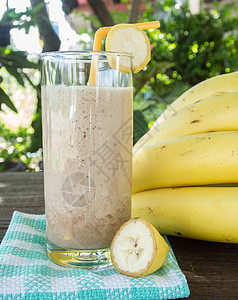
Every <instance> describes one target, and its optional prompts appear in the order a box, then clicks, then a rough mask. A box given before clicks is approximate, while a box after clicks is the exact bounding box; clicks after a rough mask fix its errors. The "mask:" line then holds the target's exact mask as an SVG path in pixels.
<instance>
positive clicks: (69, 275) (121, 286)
mask: <svg viewBox="0 0 238 300" xmlns="http://www.w3.org/2000/svg"><path fill="white" fill-rule="evenodd" d="M45 244H46V233H45V216H44V215H30V214H24V213H20V212H14V214H13V217H12V220H11V223H10V226H9V229H8V231H7V233H6V235H5V237H4V239H3V241H2V244H1V246H0V299H1V300H3V299H11V300H13V299H57V300H58V299H72V300H74V299H83V300H87V299H90V300H94V299H100V300H103V299H108V300H111V299H136V300H140V299H147V300H148V299H150V300H151V299H177V298H185V297H188V296H189V288H188V285H187V281H186V278H185V276H184V275H183V273H182V272H181V270H180V268H179V266H178V264H177V261H176V258H175V256H174V253H173V251H172V249H171V247H170V251H169V254H168V256H167V258H166V261H165V263H164V265H163V267H162V268H161V269H160V270H158V271H157V272H155V273H154V274H151V275H148V276H144V277H141V278H132V277H128V276H124V275H121V274H119V273H118V272H117V271H116V270H115V269H114V267H113V266H110V267H108V268H106V269H103V270H102V269H101V270H100V269H98V270H86V269H79V268H70V267H61V266H59V265H56V264H54V263H53V262H51V260H50V259H49V258H48V257H47V254H46V246H45Z"/></svg>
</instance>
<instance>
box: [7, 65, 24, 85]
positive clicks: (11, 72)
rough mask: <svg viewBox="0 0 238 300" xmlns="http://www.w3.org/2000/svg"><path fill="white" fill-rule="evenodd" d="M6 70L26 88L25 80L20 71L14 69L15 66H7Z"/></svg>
mask: <svg viewBox="0 0 238 300" xmlns="http://www.w3.org/2000/svg"><path fill="white" fill-rule="evenodd" d="M5 68H6V69H7V71H8V73H9V74H11V75H12V76H13V77H15V78H16V80H17V82H18V83H19V84H20V85H22V86H25V83H24V80H23V78H22V76H21V74H20V73H19V72H18V70H17V69H16V68H15V67H13V66H5Z"/></svg>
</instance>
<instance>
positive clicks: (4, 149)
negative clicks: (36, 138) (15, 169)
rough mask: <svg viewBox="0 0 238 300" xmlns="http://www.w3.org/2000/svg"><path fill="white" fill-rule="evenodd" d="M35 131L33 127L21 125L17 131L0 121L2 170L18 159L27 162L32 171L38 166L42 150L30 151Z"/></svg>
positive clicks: (0, 168)
mask: <svg viewBox="0 0 238 300" xmlns="http://www.w3.org/2000/svg"><path fill="white" fill-rule="evenodd" d="M33 131H34V130H33V128H32V127H31V126H29V127H28V128H24V127H19V128H18V130H17V132H15V131H13V130H11V129H9V128H7V127H6V126H5V125H4V124H3V122H2V121H0V132H1V135H0V153H1V155H0V171H4V170H5V169H6V168H8V164H10V163H11V164H12V163H17V162H18V161H22V162H23V163H25V164H26V165H27V167H28V170H30V171H33V170H36V169H37V168H38V163H39V161H40V159H41V150H38V151H36V153H30V152H29V151H28V148H29V146H30V145H31V136H32V133H33Z"/></svg>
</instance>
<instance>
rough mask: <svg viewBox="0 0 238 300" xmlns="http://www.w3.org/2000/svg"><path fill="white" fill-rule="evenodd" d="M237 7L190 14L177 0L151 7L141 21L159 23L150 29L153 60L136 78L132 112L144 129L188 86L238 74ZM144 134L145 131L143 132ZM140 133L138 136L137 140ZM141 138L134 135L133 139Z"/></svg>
mask: <svg viewBox="0 0 238 300" xmlns="http://www.w3.org/2000/svg"><path fill="white" fill-rule="evenodd" d="M236 2H237V5H236V6H234V5H225V6H224V7H223V8H220V9H219V8H218V5H217V4H214V6H213V8H212V9H211V10H210V11H206V10H204V9H203V8H201V12H200V13H199V14H197V15H191V14H190V11H189V9H188V7H187V6H186V4H184V5H182V4H181V3H180V2H179V1H176V0H161V1H157V2H156V8H155V10H154V8H153V6H152V4H151V3H148V4H147V9H146V11H145V13H144V15H143V18H142V19H143V21H153V20H159V21H160V23H161V26H160V28H159V29H156V30H149V33H148V34H149V37H150V41H151V45H152V49H153V50H152V59H151V62H150V63H149V64H148V66H147V67H146V70H145V71H141V72H140V73H139V74H136V75H135V79H136V80H135V105H134V107H135V109H137V110H140V111H142V112H143V117H144V118H145V120H146V121H147V123H148V128H147V131H148V129H149V128H150V126H151V125H152V124H153V122H154V121H155V120H156V119H157V118H158V116H159V115H160V114H161V113H162V111H163V110H164V109H165V108H166V107H167V106H168V105H169V104H170V103H171V102H173V101H174V100H175V99H176V98H177V97H178V96H179V95H180V94H182V93H183V92H184V91H185V90H187V89H188V88H189V87H191V86H193V85H195V84H197V83H199V82H201V81H203V80H205V79H208V78H210V77H213V76H216V75H219V74H222V73H228V72H233V71H236V70H238V30H237V29H238V1H236ZM138 122H139V120H138ZM145 132H146V131H144V133H145ZM141 134H142V132H140V135H141ZM139 137H140V136H136V137H135V138H134V140H137V139H138V138H139Z"/></svg>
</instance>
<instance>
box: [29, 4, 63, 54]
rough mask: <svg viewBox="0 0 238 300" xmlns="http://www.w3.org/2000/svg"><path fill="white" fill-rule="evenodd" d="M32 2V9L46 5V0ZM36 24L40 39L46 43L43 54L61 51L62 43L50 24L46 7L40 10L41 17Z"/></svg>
mask: <svg viewBox="0 0 238 300" xmlns="http://www.w3.org/2000/svg"><path fill="white" fill-rule="evenodd" d="M30 1H31V6H32V9H34V8H36V7H37V6H39V5H41V4H44V0H30ZM36 23H37V24H36V25H37V26H38V29H39V33H40V38H41V39H42V41H43V43H44V46H43V52H47V51H56V50H59V47H60V44H61V42H60V39H59V37H58V35H57V34H56V32H55V31H54V29H53V27H52V25H51V23H50V20H49V16H48V13H47V10H46V6H45V5H42V7H41V9H40V10H39V15H38V18H37V20H36Z"/></svg>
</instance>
